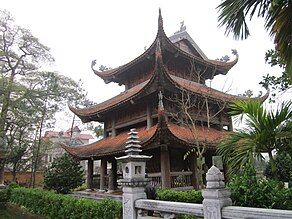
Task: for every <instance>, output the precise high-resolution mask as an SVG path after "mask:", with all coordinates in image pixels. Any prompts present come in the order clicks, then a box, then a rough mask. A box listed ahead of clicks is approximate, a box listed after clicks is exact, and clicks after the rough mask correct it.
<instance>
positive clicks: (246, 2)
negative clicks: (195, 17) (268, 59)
mask: <svg viewBox="0 0 292 219" xmlns="http://www.w3.org/2000/svg"><path fill="white" fill-rule="evenodd" d="M217 9H219V17H218V21H219V25H220V26H226V34H227V35H228V34H229V33H230V32H232V33H233V34H234V37H235V38H236V39H238V38H240V39H246V38H247V37H248V36H249V35H250V32H249V28H248V25H247V23H246V18H247V17H249V19H250V20H251V19H252V17H253V16H254V15H255V16H257V17H263V18H264V19H265V29H266V30H267V31H269V32H270V35H271V36H272V37H274V41H275V44H276V50H278V51H279V54H280V57H281V58H282V59H283V60H285V63H286V64H287V72H288V73H289V77H290V83H292V28H291V25H292V24H291V22H292V13H291V11H292V1H291V0H223V2H222V3H221V4H220V5H219V6H218V7H217Z"/></svg>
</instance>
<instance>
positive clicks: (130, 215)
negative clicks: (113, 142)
mask: <svg viewBox="0 0 292 219" xmlns="http://www.w3.org/2000/svg"><path fill="white" fill-rule="evenodd" d="M137 134H138V133H137V132H136V130H135V129H131V132H130V133H129V135H130V136H129V137H128V139H129V140H128V141H127V145H126V151H125V152H126V156H123V157H119V158H117V160H120V161H121V162H122V169H123V179H121V180H119V183H120V184H121V185H122V186H123V218H125V219H126V218H127V219H136V218H137V211H136V209H135V201H136V200H137V199H144V198H146V194H145V192H144V190H145V186H146V185H147V183H148V180H147V179H146V178H145V169H146V161H147V160H149V159H150V158H151V157H150V156H145V155H140V154H139V153H140V152H141V151H142V150H141V149H140V148H141V145H140V141H139V140H138V135H137Z"/></svg>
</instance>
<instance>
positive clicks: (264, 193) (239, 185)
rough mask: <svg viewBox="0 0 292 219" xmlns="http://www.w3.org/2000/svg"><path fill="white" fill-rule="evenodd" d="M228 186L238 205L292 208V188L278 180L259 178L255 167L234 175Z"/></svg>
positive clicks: (233, 199)
mask: <svg viewBox="0 0 292 219" xmlns="http://www.w3.org/2000/svg"><path fill="white" fill-rule="evenodd" d="M227 187H228V188H229V189H230V191H231V199H232V201H233V204H234V205H236V206H244V207H256V208H274V209H286V210H292V201H291V200H292V190H291V189H285V188H283V187H282V185H281V184H279V182H277V181H273V180H265V179H259V178H257V177H256V175H255V171H254V170H253V169H248V170H245V171H244V172H241V174H238V175H234V176H233V177H232V178H231V179H230V182H229V183H228V185H227Z"/></svg>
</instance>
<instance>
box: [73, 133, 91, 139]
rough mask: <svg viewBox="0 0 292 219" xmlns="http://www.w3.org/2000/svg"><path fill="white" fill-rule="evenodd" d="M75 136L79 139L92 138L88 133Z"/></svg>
mask: <svg viewBox="0 0 292 219" xmlns="http://www.w3.org/2000/svg"><path fill="white" fill-rule="evenodd" d="M76 138H77V139H80V140H89V139H94V138H93V137H92V135H90V134H79V135H77V137H76Z"/></svg>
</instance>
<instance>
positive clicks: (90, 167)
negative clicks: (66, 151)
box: [87, 158, 94, 190]
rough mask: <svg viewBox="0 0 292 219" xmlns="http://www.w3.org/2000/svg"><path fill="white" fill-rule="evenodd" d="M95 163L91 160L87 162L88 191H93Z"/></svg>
mask: <svg viewBox="0 0 292 219" xmlns="http://www.w3.org/2000/svg"><path fill="white" fill-rule="evenodd" d="M93 162H94V160H93V159H91V158H89V159H88V161H87V190H93V186H92V185H93Z"/></svg>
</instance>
